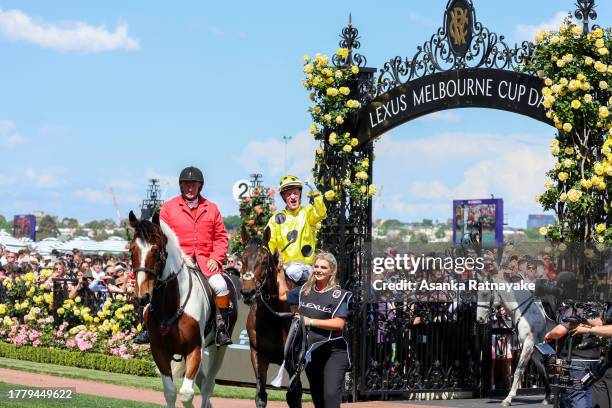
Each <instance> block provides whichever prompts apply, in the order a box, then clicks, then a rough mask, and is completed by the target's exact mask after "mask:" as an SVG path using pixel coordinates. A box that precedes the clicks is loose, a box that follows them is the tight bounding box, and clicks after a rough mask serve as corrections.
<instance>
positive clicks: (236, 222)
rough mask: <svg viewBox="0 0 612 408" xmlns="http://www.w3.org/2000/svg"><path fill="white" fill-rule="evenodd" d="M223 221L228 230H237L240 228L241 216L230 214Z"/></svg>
mask: <svg viewBox="0 0 612 408" xmlns="http://www.w3.org/2000/svg"><path fill="white" fill-rule="evenodd" d="M223 223H224V224H225V229H226V230H227V231H235V230H237V229H238V228H240V216H239V215H228V216H227V217H223Z"/></svg>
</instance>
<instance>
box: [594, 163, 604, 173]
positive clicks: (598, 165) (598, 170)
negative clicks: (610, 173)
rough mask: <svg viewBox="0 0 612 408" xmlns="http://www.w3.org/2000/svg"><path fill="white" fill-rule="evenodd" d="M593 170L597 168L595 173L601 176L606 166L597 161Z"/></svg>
mask: <svg viewBox="0 0 612 408" xmlns="http://www.w3.org/2000/svg"><path fill="white" fill-rule="evenodd" d="M593 170H595V174H597V175H598V176H601V175H602V174H603V173H604V166H603V164H601V163H595V166H593Z"/></svg>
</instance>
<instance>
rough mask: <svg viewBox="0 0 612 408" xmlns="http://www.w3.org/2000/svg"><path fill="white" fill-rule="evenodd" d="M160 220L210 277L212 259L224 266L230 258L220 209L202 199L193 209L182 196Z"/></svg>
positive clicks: (167, 207)
mask: <svg viewBox="0 0 612 408" xmlns="http://www.w3.org/2000/svg"><path fill="white" fill-rule="evenodd" d="M160 219H161V220H162V221H164V222H165V223H166V224H168V226H169V227H170V228H171V229H172V230H173V231H174V233H175V234H176V236H177V237H178V239H179V243H180V245H181V249H182V250H183V252H185V255H187V256H190V257H192V258H193V257H195V259H196V261H197V263H198V265H199V266H200V270H201V271H202V273H203V274H204V275H206V276H212V275H213V273H212V272H211V271H209V270H208V266H207V265H206V264H207V262H208V260H209V259H214V260H215V261H217V263H218V264H219V273H221V271H222V267H221V264H222V262H223V259H224V258H225V256H226V255H227V245H228V239H227V232H226V231H225V225H224V224H223V218H221V213H220V212H219V209H218V208H217V206H216V205H215V204H214V203H212V202H210V201H208V200H207V199H205V198H204V197H202V196H200V203H199V204H198V206H197V207H196V209H195V210H193V211H192V210H191V209H190V208H189V206H188V205H187V203H185V200H184V199H183V197H182V196H178V197H175V198H173V199H172V200H170V201H166V202H165V203H164V205H163V206H162V209H161V213H160Z"/></svg>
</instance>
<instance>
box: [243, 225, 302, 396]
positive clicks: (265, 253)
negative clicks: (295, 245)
mask: <svg viewBox="0 0 612 408" xmlns="http://www.w3.org/2000/svg"><path fill="white" fill-rule="evenodd" d="M242 239H243V242H248V244H247V246H246V248H245V249H244V251H243V252H242V259H241V260H242V268H241V271H240V282H241V284H242V289H241V290H240V292H241V294H242V297H243V301H244V303H245V304H247V305H249V306H250V309H249V315H248V317H247V322H246V328H247V333H248V335H249V345H250V348H251V364H252V365H253V370H254V371H255V378H256V386H257V393H256V397H255V404H256V406H257V408H263V407H265V406H266V404H267V402H268V393H267V392H266V380H267V375H268V366H269V365H270V363H273V364H278V365H281V364H282V363H283V351H284V347H285V341H286V340H287V334H288V332H289V327H290V325H291V321H292V320H291V310H290V307H289V304H288V303H287V302H283V301H280V300H279V299H278V283H277V280H276V279H277V277H278V268H282V265H279V255H278V253H276V254H274V255H273V254H272V253H270V250H269V249H268V241H269V240H270V229H269V228H266V230H265V232H264V239H263V241H262V240H261V239H259V238H249V236H248V234H247V233H246V231H245V230H244V229H243V230H242ZM287 283H288V284H289V288H292V287H295V285H292V283H291V282H289V281H288V282H287ZM281 369H282V368H281ZM286 400H287V404H288V405H289V406H290V407H291V408H294V407H301V406H302V401H301V400H302V384H301V383H300V381H299V378H298V379H297V383H296V386H295V387H293V389H291V390H289V391H288V392H287V394H286Z"/></svg>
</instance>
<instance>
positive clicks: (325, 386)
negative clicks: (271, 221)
mask: <svg viewBox="0 0 612 408" xmlns="http://www.w3.org/2000/svg"><path fill="white" fill-rule="evenodd" d="M342 343H343V344H344V341H342ZM333 346H334V345H331V344H330V343H327V344H325V345H323V346H321V347H319V348H317V349H316V350H315V351H313V352H312V358H311V360H310V362H309V363H308V364H307V365H306V376H307V377H308V382H309V384H310V394H311V395H312V401H313V402H314V406H315V408H339V407H340V403H341V402H342V391H343V388H344V387H343V385H344V373H345V372H346V370H348V368H349V359H348V353H347V351H346V348H343V349H342V348H338V347H337V346H336V347H333Z"/></svg>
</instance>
